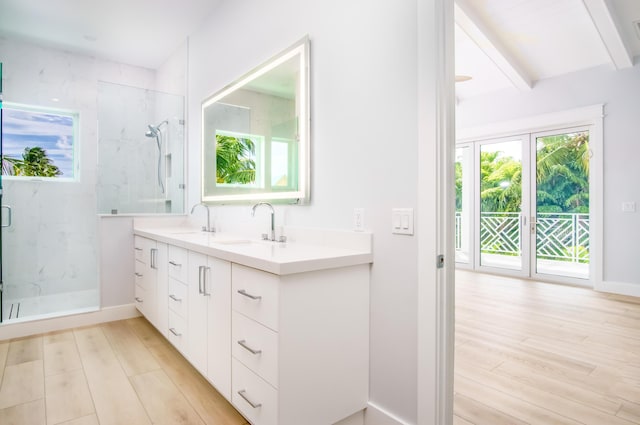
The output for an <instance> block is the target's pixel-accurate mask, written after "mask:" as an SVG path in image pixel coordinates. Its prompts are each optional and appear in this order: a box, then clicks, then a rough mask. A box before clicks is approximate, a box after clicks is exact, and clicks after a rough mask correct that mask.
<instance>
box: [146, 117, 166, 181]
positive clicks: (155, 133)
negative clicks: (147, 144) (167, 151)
mask: <svg viewBox="0 0 640 425" xmlns="http://www.w3.org/2000/svg"><path fill="white" fill-rule="evenodd" d="M164 124H167V125H169V121H168V120H164V121H162V122H161V123H160V124H158V125H155V126H154V125H151V124H149V125H147V127H148V128H149V130H147V132H146V133H144V135H145V136H147V137H154V138H155V139H156V145H157V146H158V185H159V186H160V192H161V193H164V183H163V182H162V173H161V170H160V165H161V164H162V147H161V145H162V141H161V140H162V132H161V131H160V127H161V126H162V125H164Z"/></svg>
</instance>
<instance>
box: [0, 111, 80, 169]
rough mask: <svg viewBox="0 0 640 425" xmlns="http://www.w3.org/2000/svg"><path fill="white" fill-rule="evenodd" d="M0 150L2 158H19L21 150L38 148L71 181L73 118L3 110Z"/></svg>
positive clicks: (22, 151)
mask: <svg viewBox="0 0 640 425" xmlns="http://www.w3.org/2000/svg"><path fill="white" fill-rule="evenodd" d="M2 111H3V112H2V150H3V152H2V153H3V154H4V155H5V156H9V157H12V158H22V154H23V153H24V148H26V147H30V148H32V147H35V146H40V147H41V148H43V149H44V150H45V151H46V152H47V156H48V157H49V159H51V161H52V162H53V163H54V164H55V165H56V166H57V167H58V168H59V169H60V171H62V175H61V176H60V177H69V178H72V177H73V117H71V116H69V115H58V114H54V113H44V112H35V111H25V110H20V109H10V107H8V108H7V107H4V108H3V110H2Z"/></svg>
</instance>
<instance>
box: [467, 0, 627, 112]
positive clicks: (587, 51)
mask: <svg viewBox="0 0 640 425" xmlns="http://www.w3.org/2000/svg"><path fill="white" fill-rule="evenodd" d="M455 19H456V42H455V47H456V74H457V75H468V76H471V77H473V78H472V79H471V80H469V81H467V82H461V83H457V84H456V96H457V97H458V99H460V100H463V99H465V98H470V97H473V96H477V95H482V94H487V93H490V92H494V91H497V90H503V89H512V90H530V89H532V88H533V87H535V83H536V81H538V80H541V79H544V78H550V77H555V76H559V75H563V74H568V73H571V72H574V71H579V70H583V69H588V68H592V67H596V66H599V65H603V64H610V65H611V66H612V68H618V69H622V68H625V67H630V66H632V65H633V63H634V57H636V56H638V55H640V31H638V28H637V25H636V24H635V23H634V21H640V0H456V10H455Z"/></svg>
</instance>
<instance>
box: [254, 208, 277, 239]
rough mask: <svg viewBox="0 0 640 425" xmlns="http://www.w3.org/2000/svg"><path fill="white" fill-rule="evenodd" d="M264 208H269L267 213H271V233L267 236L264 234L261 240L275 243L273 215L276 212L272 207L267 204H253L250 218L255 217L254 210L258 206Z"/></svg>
mask: <svg viewBox="0 0 640 425" xmlns="http://www.w3.org/2000/svg"><path fill="white" fill-rule="evenodd" d="M261 205H263V206H265V207H267V208H269V212H270V213H271V232H270V234H269V235H267V234H266V233H265V234H263V235H262V239H264V240H271V241H275V240H276V228H275V215H276V212H275V210H274V209H273V205H271V204H270V203H268V202H258V203H257V204H255V205H254V206H253V207H252V208H251V217H255V215H256V208H258V207H259V206H261Z"/></svg>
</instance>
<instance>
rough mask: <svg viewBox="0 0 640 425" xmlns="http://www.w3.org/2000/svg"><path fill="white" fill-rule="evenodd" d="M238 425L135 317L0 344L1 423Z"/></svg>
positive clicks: (197, 376)
mask: <svg viewBox="0 0 640 425" xmlns="http://www.w3.org/2000/svg"><path fill="white" fill-rule="evenodd" d="M152 423H153V424H167V425H177V424H198V425H203V424H207V425H242V424H247V422H246V421H245V419H244V418H243V417H242V416H240V414H239V413H238V412H237V411H236V410H235V409H234V408H233V407H232V406H231V405H230V404H229V403H228V402H227V401H226V400H225V399H224V398H223V397H222V396H221V395H220V394H219V393H218V392H217V391H216V390H215V389H214V388H213V387H212V386H211V385H210V384H209V383H208V382H207V381H206V380H205V379H204V378H203V377H202V376H201V375H200V374H199V373H198V372H197V371H196V370H195V369H194V368H193V367H191V365H190V364H189V363H188V362H187V361H186V360H185V359H184V358H183V357H182V356H181V355H180V354H179V353H178V352H177V351H176V350H175V349H174V348H173V347H172V346H171V345H170V344H169V342H168V341H167V340H166V339H165V338H163V337H162V336H161V335H160V334H159V333H158V332H157V331H156V330H155V328H153V326H151V325H150V324H149V322H147V321H146V320H145V319H143V318H137V319H131V320H124V321H120V322H111V323H106V324H102V325H97V326H92V327H86V328H79V329H73V330H69V331H64V332H57V333H51V334H43V335H37V336H33V337H28V338H23V339H18V340H13V341H0V424H2V425H55V424H65V425H96V424H100V425H125V424H126V425H138V424H152Z"/></svg>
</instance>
